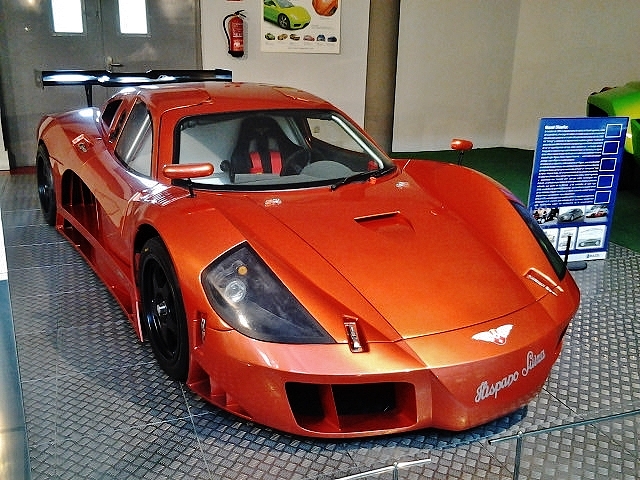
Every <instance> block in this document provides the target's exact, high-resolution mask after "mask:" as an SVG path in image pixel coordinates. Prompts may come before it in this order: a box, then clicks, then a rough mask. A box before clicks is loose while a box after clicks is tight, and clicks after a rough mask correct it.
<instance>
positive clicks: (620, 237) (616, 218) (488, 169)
mask: <svg viewBox="0 0 640 480" xmlns="http://www.w3.org/2000/svg"><path fill="white" fill-rule="evenodd" d="M639 152H640V150H639ZM391 156H392V157H393V158H416V159H429V160H437V161H441V162H449V163H456V162H457V157H458V152H455V151H453V150H442V151H435V152H395V153H392V154H391ZM462 164H463V165H464V166H466V167H469V168H472V169H474V170H477V171H479V172H482V173H484V174H485V175H487V176H489V177H491V178H493V179H494V180H496V181H498V182H500V183H501V184H502V185H504V186H505V187H507V188H508V189H509V190H510V191H511V192H512V193H513V194H514V195H515V196H516V197H518V198H519V199H520V200H522V201H523V202H524V203H526V202H527V199H528V198H529V186H530V183H531V170H532V168H533V150H521V149H518V148H503V147H499V148H480V149H476V150H470V151H468V152H467V153H465V155H464V157H463V160H462ZM609 240H610V241H611V242H613V243H615V244H617V245H620V246H623V247H626V248H629V249H631V250H635V251H637V252H640V185H638V184H636V185H633V186H632V187H631V188H627V189H624V190H619V191H618V193H617V197H616V205H615V209H614V211H613V224H612V227H611V236H610V237H609Z"/></svg>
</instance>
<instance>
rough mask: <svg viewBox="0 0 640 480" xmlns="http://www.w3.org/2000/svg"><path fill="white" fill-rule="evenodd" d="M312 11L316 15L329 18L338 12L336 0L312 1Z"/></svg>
mask: <svg viewBox="0 0 640 480" xmlns="http://www.w3.org/2000/svg"><path fill="white" fill-rule="evenodd" d="M313 9H314V10H315V11H316V13H317V14H318V15H322V16H323V17H330V16H331V15H333V14H334V13H336V10H338V0H313Z"/></svg>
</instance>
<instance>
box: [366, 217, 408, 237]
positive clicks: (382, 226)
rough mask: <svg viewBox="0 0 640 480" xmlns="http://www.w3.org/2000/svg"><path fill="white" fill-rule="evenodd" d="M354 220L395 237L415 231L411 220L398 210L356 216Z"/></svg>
mask: <svg viewBox="0 0 640 480" xmlns="http://www.w3.org/2000/svg"><path fill="white" fill-rule="evenodd" d="M354 220H355V221H356V222H357V223H358V224H359V225H362V226H363V227H366V228H368V229H369V230H372V231H374V232H376V233H380V234H383V235H388V236H393V237H397V236H402V235H408V234H414V233H415V231H414V229H413V226H412V225H411V222H409V220H407V218H405V217H404V215H402V214H401V213H400V212H398V211H395V212H386V213H378V214H375V215H366V216H363V217H356V218H354Z"/></svg>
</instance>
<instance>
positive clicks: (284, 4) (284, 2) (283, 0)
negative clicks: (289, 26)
mask: <svg viewBox="0 0 640 480" xmlns="http://www.w3.org/2000/svg"><path fill="white" fill-rule="evenodd" d="M275 3H276V4H277V5H278V6H279V7H280V8H291V7H293V3H291V2H290V1H289V0H275Z"/></svg>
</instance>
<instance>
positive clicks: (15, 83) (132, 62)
mask: <svg viewBox="0 0 640 480" xmlns="http://www.w3.org/2000/svg"><path fill="white" fill-rule="evenodd" d="M118 1H119V0H77V4H79V5H80V6H81V8H82V13H81V15H82V25H81V26H80V27H79V29H81V30H82V32H75V33H68V32H67V33H65V32H62V33H61V32H55V31H54V21H53V19H54V16H53V12H52V5H53V4H54V3H55V2H54V0H39V1H36V2H25V1H19V0H0V54H1V56H0V80H1V86H2V89H1V90H0V92H1V97H0V98H1V102H2V103H1V110H2V115H3V117H2V126H3V133H4V140H5V146H6V147H7V149H8V151H9V160H10V164H11V167H12V168H16V167H24V166H31V165H34V164H35V151H36V145H35V135H36V128H37V125H38V121H39V119H40V118H41V116H42V115H44V114H46V113H51V112H59V111H65V110H69V109H72V108H79V107H82V106H84V105H85V104H86V100H85V93H84V88H83V87H82V86H74V87H46V89H45V90H42V89H41V88H39V87H38V86H37V85H36V75H37V72H38V71H42V70H56V69H81V70H88V69H92V70H94V69H108V70H111V71H114V72H118V71H122V72H141V71H145V70H149V69H163V68H166V69H177V68H188V69H194V68H200V67H201V64H202V60H201V46H200V11H199V1H198V0H145V7H146V9H145V10H146V19H140V18H136V19H137V20H142V21H141V22H139V23H141V24H142V25H145V21H146V25H145V28H146V30H147V32H146V33H144V32H142V33H140V32H137V33H123V32H122V28H121V22H120V20H121V19H120V15H119V8H118V5H119V4H118ZM120 1H123V2H127V1H130V0H120ZM67 3H75V2H67ZM142 15H144V14H142ZM110 93H112V92H111V91H105V90H103V89H98V88H94V94H93V100H94V104H99V103H101V102H102V101H103V100H104V99H106V97H107V95H109V94H110Z"/></svg>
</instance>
